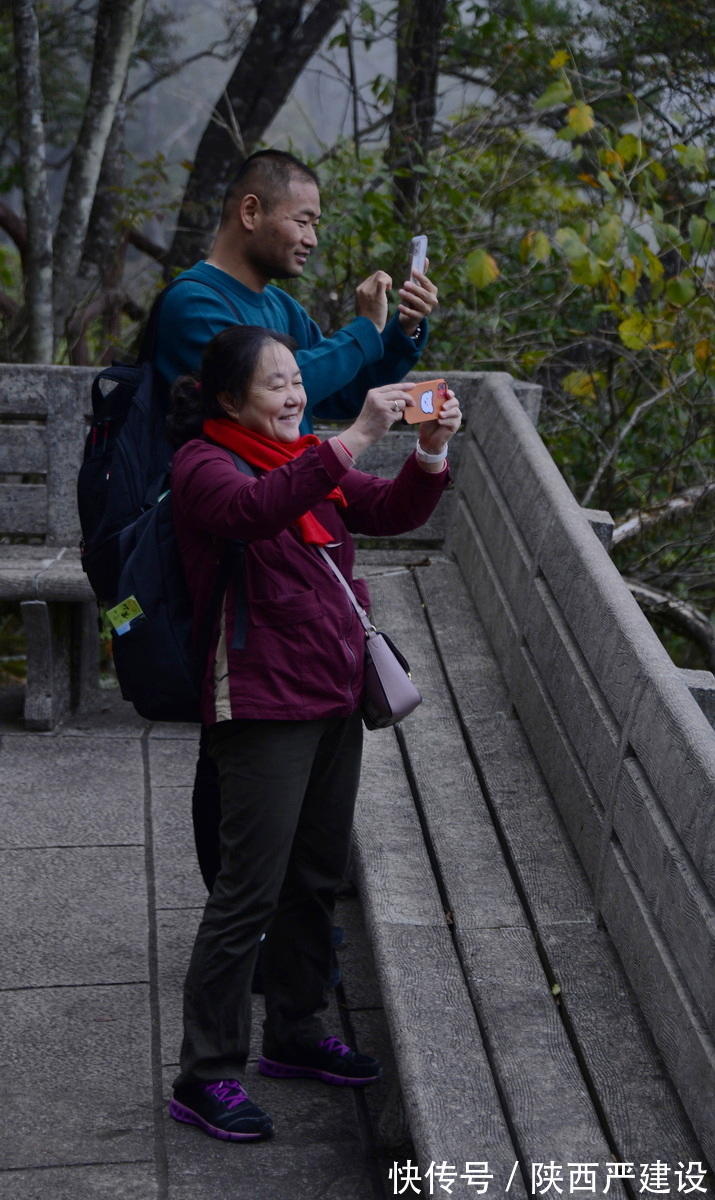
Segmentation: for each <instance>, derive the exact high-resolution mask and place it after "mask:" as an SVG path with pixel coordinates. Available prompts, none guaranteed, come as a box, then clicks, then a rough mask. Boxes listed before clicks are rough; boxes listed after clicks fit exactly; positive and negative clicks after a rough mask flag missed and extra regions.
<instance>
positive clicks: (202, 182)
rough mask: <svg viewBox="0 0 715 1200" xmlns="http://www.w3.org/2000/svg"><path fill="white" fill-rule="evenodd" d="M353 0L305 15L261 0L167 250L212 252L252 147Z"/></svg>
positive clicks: (183, 258) (335, 0)
mask: <svg viewBox="0 0 715 1200" xmlns="http://www.w3.org/2000/svg"><path fill="white" fill-rule="evenodd" d="M346 4H347V0H317V2H316V3H315V4H314V5H313V7H312V9H311V11H310V13H309V14H308V16H307V17H306V18H305V20H303V21H301V11H302V9H303V7H304V5H303V4H302V3H301V0H258V3H257V4H256V12H257V15H256V23H255V25H254V26H253V29H252V31H251V34H250V37H249V39H248V42H247V43H246V46H245V47H244V50H243V53H242V54H241V57H240V59H239V61H238V63H237V65H236V68H235V70H234V72H233V75H232V76H231V78H230V80H229V82H228V84H227V86H226V89H225V91H224V93H223V95H222V96H221V97H220V99H219V100H218V102H217V104H216V110H215V114H214V115H213V116H212V118H211V120H210V121H209V123H208V125H207V126H206V129H205V130H204V133H203V136H202V138H201V141H200V143H199V147H198V150H197V152H196V157H195V160H194V166H193V170H192V172H191V174H190V176H189V180H188V183H187V185H186V191H185V192H184V198H183V201H182V204H181V211H180V213H179V216H178V220H177V227H176V232H175V234H174V239H173V241H172V244H171V247H170V249H169V252H168V255H167V267H168V269H169V270H171V269H172V268H177V267H178V268H183V267H187V266H190V265H191V263H193V262H195V261H196V259H197V258H200V257H201V256H202V255H203V254H205V253H206V250H207V248H208V246H209V243H210V240H211V237H212V236H213V232H214V230H215V228H216V224H217V221H218V218H219V215H220V208H221V199H222V195H223V192H224V191H225V189H226V186H227V184H228V182H229V180H230V179H231V176H232V175H233V174H235V172H236V171H237V170H238V167H239V166H240V165H241V163H242V162H243V160H244V159H245V158H246V157H247V155H248V154H250V152H251V150H252V149H253V147H254V146H255V145H256V143H257V142H258V141H259V139H260V138H261V136H262V135H263V133H264V132H265V130H266V129H267V128H268V126H269V125H270V123H271V121H272V120H273V118H274V116H275V115H276V113H277V112H278V111H279V109H280V108H281V106H282V104H283V102H284V101H285V99H286V97H287V95H288V93H289V92H290V90H291V88H292V87H293V85H294V83H295V81H296V79H297V78H298V76H299V75H300V73H301V71H302V70H303V67H304V66H305V64H306V63H307V62H308V60H309V59H310V58H311V57H312V55H313V54H314V53H315V52H316V51H317V50H318V49H319V48H320V46H321V44H322V42H323V40H324V38H325V36H326V35H327V33H328V32H329V31H330V29H331V28H332V26H333V25H334V24H335V22H336V21H337V19H338V17H339V16H340V13H341V12H342V11H343V9H344V8H345V7H346Z"/></svg>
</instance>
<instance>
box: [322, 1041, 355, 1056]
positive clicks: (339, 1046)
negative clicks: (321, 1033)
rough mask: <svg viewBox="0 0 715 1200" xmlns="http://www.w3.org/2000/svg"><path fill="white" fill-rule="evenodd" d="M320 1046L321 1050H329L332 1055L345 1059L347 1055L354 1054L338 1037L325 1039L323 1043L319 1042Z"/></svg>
mask: <svg viewBox="0 0 715 1200" xmlns="http://www.w3.org/2000/svg"><path fill="white" fill-rule="evenodd" d="M318 1045H319V1046H320V1049H321V1050H327V1051H328V1052H329V1053H330V1054H340V1055H341V1056H342V1058H345V1055H346V1054H352V1050H351V1049H350V1047H349V1046H346V1045H345V1043H344V1042H341V1041H340V1038H337V1037H326V1038H323V1040H322V1042H319V1043H318Z"/></svg>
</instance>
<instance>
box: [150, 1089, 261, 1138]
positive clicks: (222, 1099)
mask: <svg viewBox="0 0 715 1200" xmlns="http://www.w3.org/2000/svg"><path fill="white" fill-rule="evenodd" d="M169 1116H170V1117H173V1118H174V1120H175V1121H185V1122H186V1124H187V1125H198V1127H199V1129H202V1130H203V1131H204V1133H207V1134H208V1135H209V1137H215V1138H222V1139H223V1141H226V1142H247V1141H256V1140H257V1139H258V1138H268V1137H270V1136H271V1134H272V1133H273V1122H272V1121H271V1118H270V1117H269V1116H268V1113H266V1112H264V1111H263V1109H262V1108H259V1107H258V1105H257V1104H254V1103H253V1101H252V1100H249V1098H248V1096H247V1095H246V1093H245V1091H244V1089H243V1087H242V1086H241V1084H240V1083H239V1082H238V1080H237V1079H218V1080H216V1081H215V1082H213V1083H202V1082H201V1080H198V1079H197V1080H192V1081H190V1082H188V1083H182V1084H179V1086H178V1087H176V1088H174V1098H173V1100H171V1101H170V1103H169Z"/></svg>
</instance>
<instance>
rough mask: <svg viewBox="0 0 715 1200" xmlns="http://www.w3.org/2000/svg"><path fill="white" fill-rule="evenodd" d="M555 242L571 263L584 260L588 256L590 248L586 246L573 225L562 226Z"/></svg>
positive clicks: (557, 232) (558, 230) (557, 231)
mask: <svg viewBox="0 0 715 1200" xmlns="http://www.w3.org/2000/svg"><path fill="white" fill-rule="evenodd" d="M554 241H555V242H556V245H557V246H558V247H559V249H560V250H561V253H562V254H563V255H564V258H567V259H568V260H569V262H575V261H576V259H579V258H584V257H585V255H587V254H588V246H585V245H584V243H583V242H582V241H581V238H580V237H579V235H578V233H577V232H576V230H575V229H573V228H572V226H571V225H562V227H561V228H560V229H557V230H556V234H555V236H554Z"/></svg>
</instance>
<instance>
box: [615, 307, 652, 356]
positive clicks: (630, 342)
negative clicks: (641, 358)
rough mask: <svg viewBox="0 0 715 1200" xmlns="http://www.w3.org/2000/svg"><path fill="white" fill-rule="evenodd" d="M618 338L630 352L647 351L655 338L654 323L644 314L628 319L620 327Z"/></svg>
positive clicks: (637, 314) (636, 314)
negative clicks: (647, 347)
mask: <svg viewBox="0 0 715 1200" xmlns="http://www.w3.org/2000/svg"><path fill="white" fill-rule="evenodd" d="M618 336H619V337H620V339H621V341H622V342H623V345H624V346H627V347H628V349H629V350H645V348H646V346H647V345H648V343H649V341H650V339H651V338H652V336H653V322H652V321H649V320H648V318H647V317H644V316H643V314H642V313H634V314H633V316H632V317H626V319H625V321H621V323H620V325H619V326H618Z"/></svg>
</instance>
